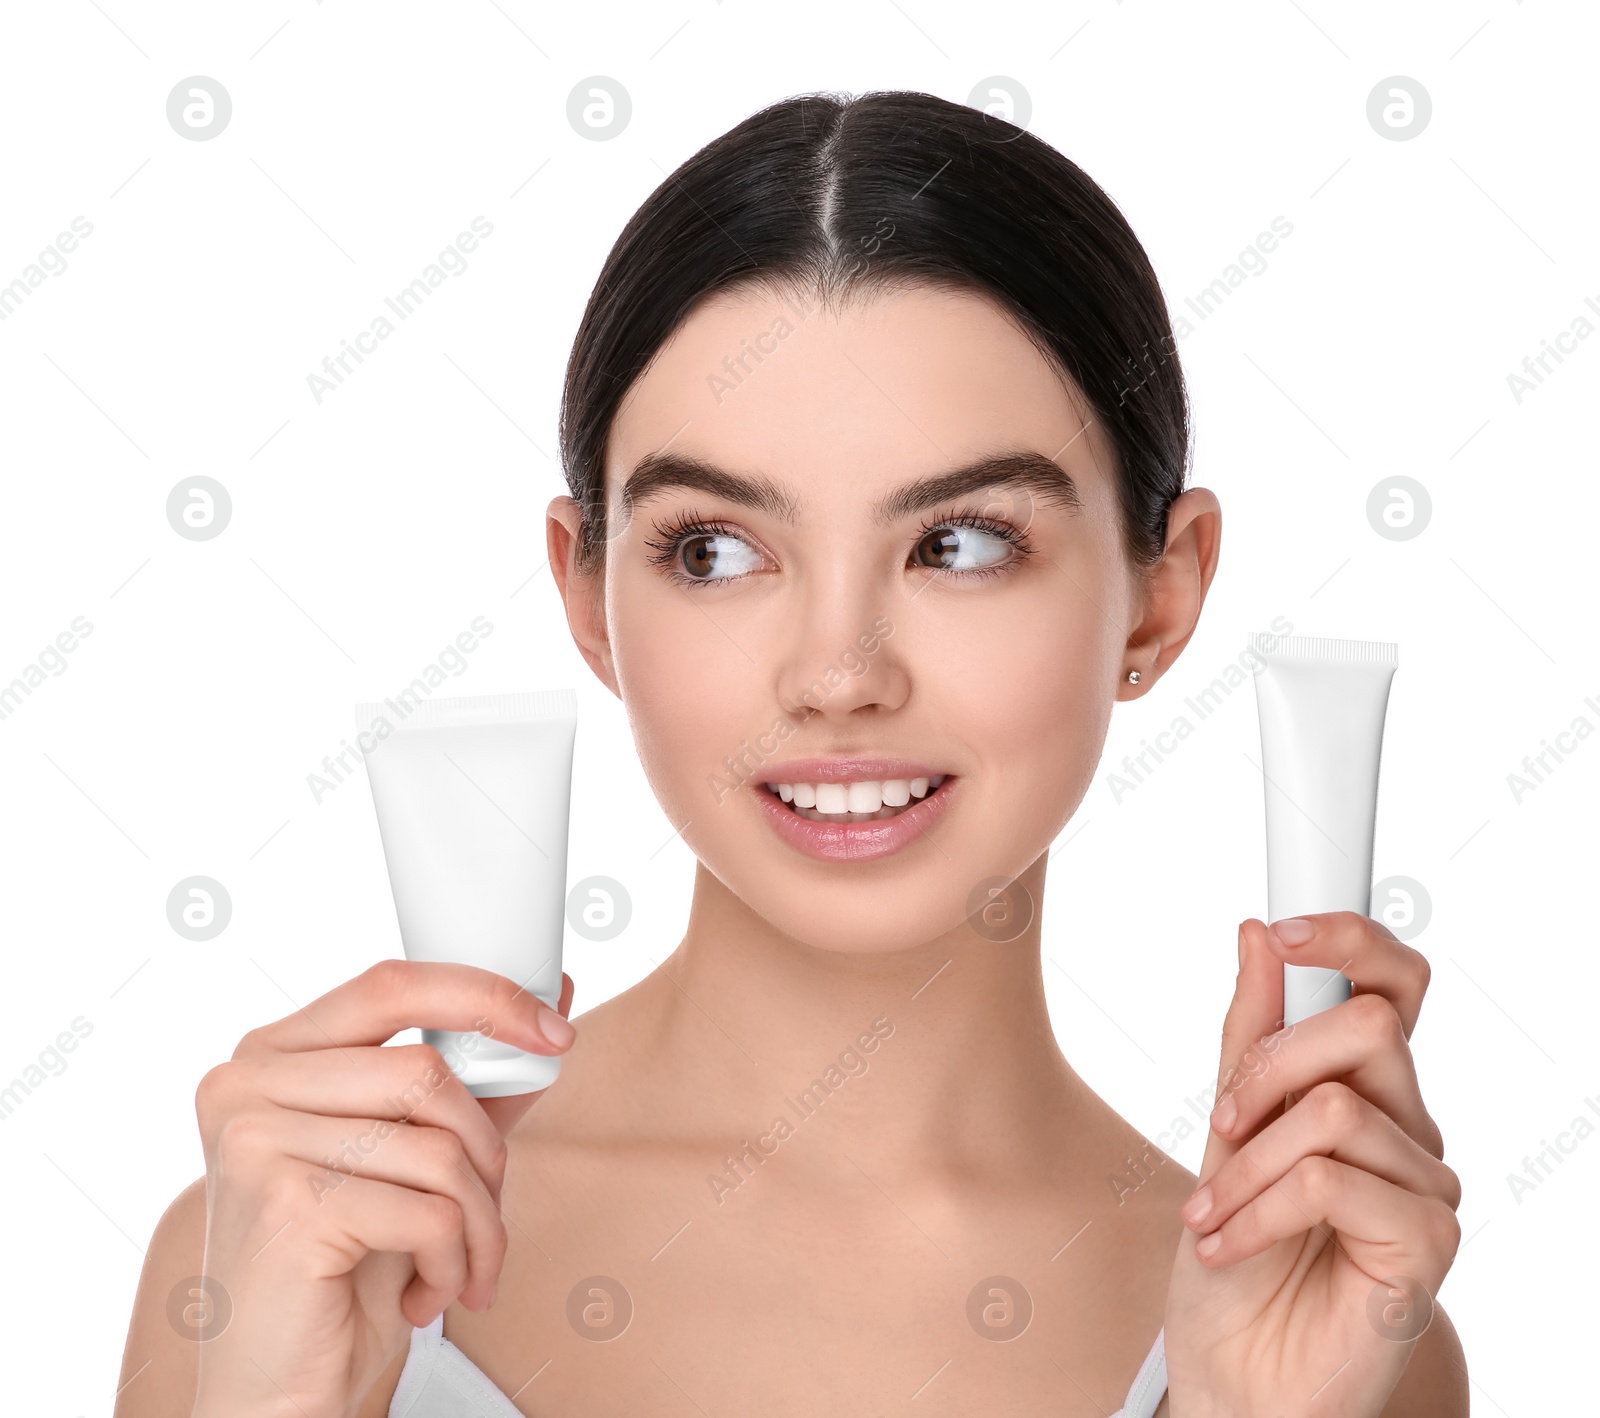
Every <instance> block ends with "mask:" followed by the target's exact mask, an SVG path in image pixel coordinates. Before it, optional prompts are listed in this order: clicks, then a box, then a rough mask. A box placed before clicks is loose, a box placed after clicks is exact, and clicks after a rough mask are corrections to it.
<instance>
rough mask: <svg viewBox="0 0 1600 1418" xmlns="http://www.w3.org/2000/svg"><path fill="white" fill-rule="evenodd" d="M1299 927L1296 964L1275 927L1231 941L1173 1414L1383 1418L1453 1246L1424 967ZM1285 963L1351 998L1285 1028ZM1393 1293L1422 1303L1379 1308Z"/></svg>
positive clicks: (1377, 935)
mask: <svg viewBox="0 0 1600 1418" xmlns="http://www.w3.org/2000/svg"><path fill="white" fill-rule="evenodd" d="M1298 919H1299V920H1300V921H1303V922H1306V923H1308V924H1309V925H1310V927H1311V928H1312V929H1311V933H1310V935H1309V938H1308V939H1306V940H1305V941H1304V942H1303V943H1301V944H1296V945H1292V946H1291V945H1288V944H1287V943H1286V942H1285V941H1284V940H1283V939H1282V938H1281V937H1280V935H1279V932H1278V927H1281V926H1284V925H1286V924H1287V923H1286V922H1278V923H1277V925H1276V926H1274V927H1273V928H1271V929H1269V928H1268V927H1267V926H1266V925H1265V924H1264V923H1262V922H1261V921H1258V920H1249V921H1246V922H1245V923H1244V925H1243V926H1241V927H1240V931H1239V943H1240V966H1239V978H1238V982H1237V984H1236V986H1235V990H1234V997H1233V1003H1232V1005H1231V1006H1230V1008H1229V1010H1228V1014H1227V1018H1226V1020H1225V1022H1224V1024H1223V1034H1222V1063H1221V1069H1220V1071H1219V1076H1218V1083H1217V1103H1218V1108H1217V1110H1216V1111H1214V1112H1213V1113H1212V1128H1211V1132H1210V1133H1209V1135H1208V1137H1207V1140H1206V1150H1205V1156H1204V1158H1203V1160H1202V1161H1201V1164H1200V1186H1199V1187H1198V1188H1197V1189H1196V1191H1195V1194H1194V1196H1192V1197H1191V1198H1190V1200H1189V1202H1188V1203H1187V1204H1186V1205H1185V1206H1184V1208H1183V1220H1184V1223H1185V1226H1186V1229H1185V1231H1184V1233H1183V1240H1182V1241H1181V1242H1180V1243H1179V1245H1178V1254H1177V1257H1176V1259H1175V1260H1174V1262H1173V1267H1172V1279H1171V1285H1170V1288H1169V1291H1168V1296H1167V1307H1166V1316H1165V1326H1166V1330H1165V1338H1166V1355H1167V1378H1168V1387H1169V1391H1170V1393H1171V1404H1172V1409H1173V1412H1174V1413H1177V1414H1186V1413H1195V1414H1210V1413H1226V1414H1239V1415H1247V1414H1248V1415H1255V1414H1262V1415H1271V1414H1279V1413H1292V1414H1295V1415H1297V1418H1323V1415H1328V1418H1332V1415H1335V1414H1337V1415H1339V1418H1376V1415H1378V1414H1380V1413H1382V1411H1383V1408H1384V1405H1385V1403H1386V1401H1387V1400H1388V1398H1389V1396H1390V1394H1391V1393H1392V1392H1393V1391H1394V1388H1395V1385H1396V1384H1397V1383H1398V1382H1399V1380H1400V1376H1401V1374H1402V1373H1403V1372H1404V1370H1405V1367H1406V1363H1407V1361H1408V1360H1409V1359H1410V1357H1411V1353H1412V1350H1413V1349H1415V1348H1416V1343H1415V1339H1416V1336H1417V1335H1418V1334H1419V1333H1420V1332H1421V1330H1422V1329H1423V1328H1425V1327H1426V1325H1425V1324H1424V1323H1423V1322H1424V1321H1425V1320H1426V1319H1428V1318H1429V1317H1430V1316H1431V1313H1432V1298H1431V1297H1432V1296H1433V1295H1435V1294H1437V1293H1438V1289H1439V1285H1440V1283H1441V1282H1442V1281H1443V1279H1444V1277H1445V1273H1446V1272H1447V1271H1448V1270H1449V1269H1450V1265H1451V1262H1452V1261H1453V1260H1454V1259H1455V1253H1456V1247H1457V1246H1458V1245H1459V1244H1460V1240H1461V1227H1460V1225H1459V1223H1458V1222H1457V1220H1456V1214H1455V1213H1456V1207H1457V1206H1458V1205H1459V1204H1460V1201H1461V1183H1460V1180H1459V1179H1458V1178H1457V1176H1456V1174H1455V1173H1454V1172H1453V1171H1452V1170H1451V1169H1450V1168H1449V1167H1447V1166H1445V1164H1444V1162H1443V1161H1442V1160H1441V1158H1442V1157H1443V1155H1444V1144H1443V1140H1442V1138H1441V1137H1440V1133H1439V1129H1438V1127H1437V1126H1436V1125H1435V1123H1434V1121H1433V1119H1432V1118H1431V1117H1430V1116H1429V1115H1428V1110H1427V1108H1426V1107H1425V1106H1424V1105H1423V1101H1422V1095H1421V1092H1420V1091H1419V1089H1418V1085H1417V1074H1416V1068H1415V1066H1414V1064H1413V1061H1412V1057H1411V1049H1410V1045H1409V1042H1408V1041H1409V1040H1410V1038H1411V1031H1412V1030H1413V1028H1415V1026H1416V1022H1417V1014H1418V1011H1419V1010H1420V1009H1421V1007H1422V997H1423V994H1424V993H1425V992H1426V990H1427V988H1428V976H1429V969H1428V963H1427V961H1426V960H1425V959H1424V958H1423V957H1422V955H1421V954H1420V953H1418V952H1417V951H1415V950H1412V949H1411V948H1410V947H1409V946H1406V945H1403V944H1401V942H1400V941H1398V940H1397V939H1395V937H1394V935H1393V934H1391V933H1390V932H1389V931H1388V930H1387V929H1385V928H1384V927H1383V926H1382V925H1380V924H1379V923H1378V922H1377V921H1374V920H1371V919H1370V918H1368V917H1366V916H1361V915H1357V914H1356V913H1354V912H1351V911H1334V912H1327V913H1323V914H1320V915H1311V916H1304V917H1300V918H1298ZM1288 934H1290V935H1293V929H1292V928H1291V931H1290V932H1288ZM1285 963H1289V964H1295V965H1318V966H1322V967H1325V968H1327V969H1331V970H1338V971H1340V973H1342V974H1344V975H1346V976H1347V977H1348V978H1349V979H1350V981H1351V984H1352V994H1351V998H1350V999H1348V1000H1346V1001H1344V1002H1343V1003H1342V1004H1337V1005H1334V1006H1333V1007H1332V1008H1331V1009H1325V1010H1323V1011H1322V1012H1321V1013H1319V1014H1314V1015H1312V1016H1311V1017H1310V1018H1309V1019H1303V1020H1301V1021H1299V1022H1298V1023H1296V1024H1292V1025H1289V1026H1287V1027H1282V1020H1283V969H1282V966H1283V965H1284V964H1285ZM1286 1097H1287V1102H1286ZM1230 1103H1231V1104H1232V1106H1233V1110H1234V1112H1233V1116H1230V1115H1229V1104H1230ZM1208 1196H1209V1198H1210V1207H1209V1209H1208V1210H1206V1211H1205V1213H1204V1215H1203V1216H1202V1215H1197V1214H1196V1213H1197V1212H1198V1211H1199V1210H1200V1209H1201V1206H1202V1204H1203V1202H1204V1201H1205V1200H1206V1198H1207V1197H1208ZM1211 1242H1214V1243H1215V1249H1213V1250H1211V1251H1210V1252H1209V1253H1207V1254H1201V1253H1200V1250H1199V1246H1200V1245H1201V1244H1206V1243H1211ZM1394 1277H1405V1278H1407V1279H1409V1280H1410V1281H1413V1282H1420V1283H1421V1287H1422V1288H1421V1289H1420V1290H1416V1291H1415V1292H1414V1293H1412V1294H1410V1295H1405V1294H1402V1293H1396V1292H1391V1290H1390V1288H1389V1286H1388V1283H1387V1282H1388V1281H1389V1280H1391V1279H1392V1278H1394Z"/></svg>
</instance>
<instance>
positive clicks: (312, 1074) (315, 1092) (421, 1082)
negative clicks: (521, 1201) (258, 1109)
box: [197, 1044, 506, 1201]
mask: <svg viewBox="0 0 1600 1418" xmlns="http://www.w3.org/2000/svg"><path fill="white" fill-rule="evenodd" d="M212 1073H216V1074H220V1075H222V1077H221V1079H220V1080H219V1082H218V1084H217V1086H216V1087H215V1088H214V1089H213V1091H212V1094H211V1095H210V1096H208V1097H207V1098H205V1099H204V1101H203V1103H202V1102H200V1101H198V1100H197V1108H200V1109H202V1112H203V1114H205V1113H209V1114H211V1115H212V1116H214V1117H215V1118H216V1120H217V1121H216V1122H215V1123H214V1124H213V1126H214V1128H215V1129H216V1133H217V1134H220V1133H221V1132H222V1131H224V1130H225V1129H226V1127H227V1125H228V1119H229V1118H231V1116H232V1115H233V1114H235V1113H238V1112H244V1111H248V1110H249V1107H250V1104H251V1103H252V1102H253V1101H255V1100H259V1099H264V1100H265V1101H267V1102H269V1103H274V1104H276V1105H277V1106H278V1107H280V1108H287V1109H290V1110H291V1111H293V1112H297V1113H320V1114H321V1115H323V1116H324V1117H330V1118H362V1117H368V1118H385V1119H388V1120H390V1121H393V1122H400V1121H405V1122H412V1123H417V1124H423V1125H427V1126H429V1127H434V1128H439V1129H442V1130H444V1131H447V1132H450V1133H452V1134H454V1135H455V1136H456V1137H457V1138H458V1139H460V1142H461V1146H462V1147H463V1148H464V1149H465V1151H466V1154H467V1157H468V1159H469V1160H470V1161H471V1163H472V1166H473V1168H474V1170H475V1171H476V1172H477V1173H478V1175H479V1176H481V1177H482V1178H483V1179H484V1181H485V1182H487V1183H488V1184H489V1187H490V1191H491V1193H492V1194H493V1196H494V1198H495V1200H496V1201H498V1200H499V1198H500V1188H501V1185H502V1184H503V1182H504V1180H505V1167H506V1142H505V1139H504V1138H503V1137H502V1136H501V1135H500V1133H499V1131H498V1130H497V1129H496V1128H495V1125H494V1123H493V1122H492V1121H491V1120H490V1118H489V1116H488V1114H486V1113H485V1112H484V1110H483V1109H482V1108H481V1107H480V1106H479V1105H478V1100H477V1099H476V1098H474V1097H473V1096H472V1094H471V1093H469V1092H468V1091H467V1087H466V1085H465V1084H464V1083H462V1081H461V1080H460V1079H459V1078H457V1077H456V1076H455V1074H453V1073H451V1072H450V1070H449V1068H448V1067H446V1065H445V1062H444V1060H443V1058H442V1057H441V1056H440V1054H439V1051H438V1050H437V1049H435V1048H434V1047H433V1046H432V1045H431V1044H391V1045H386V1046H379V1047H373V1048H350V1049H324V1050H322V1051H320V1052H317V1053H304V1054H280V1055H276V1056H272V1057H268V1058H261V1059H236V1060H234V1061H232V1062H230V1063H227V1064H222V1065H219V1066H218V1068H217V1069H214V1070H212ZM210 1080H211V1074H207V1076H206V1079H205V1080H204V1081H203V1082H202V1089H204V1088H205V1087H206V1086H207V1085H208V1084H209V1083H210ZM207 1122H208V1119H207V1117H206V1116H202V1121H201V1130H202V1132H205V1131H206V1128H207Z"/></svg>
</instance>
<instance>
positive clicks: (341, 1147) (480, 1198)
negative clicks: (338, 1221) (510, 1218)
mask: <svg viewBox="0 0 1600 1418" xmlns="http://www.w3.org/2000/svg"><path fill="white" fill-rule="evenodd" d="M217 1148H218V1155H219V1158H220V1160H221V1162H222V1165H223V1168H224V1170H233V1171H240V1172H245V1173H252V1174H255V1175H263V1174H265V1173H266V1172H267V1171H268V1170H269V1169H270V1168H271V1167H273V1166H275V1165H281V1161H282V1159H284V1158H289V1159H292V1160H294V1161H298V1162H300V1163H302V1164H303V1166H304V1181H305V1187H306V1199H307V1201H308V1202H313V1203H314V1205H308V1206H307V1208H306V1212H305V1213H302V1215H307V1214H308V1213H314V1212H316V1211H317V1210H318V1208H321V1207H325V1206H327V1205H328V1203H329V1201H330V1199H331V1198H332V1197H333V1195H334V1194H335V1193H337V1192H338V1191H339V1190H341V1189H342V1188H343V1187H344V1186H345V1185H346V1184H347V1183H348V1182H349V1181H350V1180H352V1178H354V1177H358V1176H359V1177H366V1178H369V1179H372V1180H375V1181H383V1182H392V1183H394V1184H395V1185H397V1186H407V1187H411V1188H413V1189H414V1190H417V1191H427V1192H434V1193H436V1194H438V1195H439V1196H444V1197H449V1198H450V1199H451V1200H452V1201H454V1202H455V1204H456V1205H457V1207H458V1208H460V1211H461V1216H462V1226H463V1235H464V1238H465V1243H466V1250H467V1266H468V1283H467V1287H466V1289H465V1290H463V1292H462V1294H461V1300H462V1303H463V1304H465V1305H467V1306H468V1307H469V1308H473V1309H481V1308H484V1307H486V1306H487V1304H488V1302H489V1299H490V1297H491V1296H492V1295H493V1293H494V1288H495V1285H496V1283H497V1281H498V1280H499V1276H500V1266H501V1263H502V1261H503V1260H504V1258H505V1249H506V1235H505V1227H504V1226H503V1224H502V1223H501V1220H500V1209H499V1207H498V1205H497V1204H496V1202H495V1201H494V1199H493V1198H492V1197H491V1196H490V1194H489V1191H488V1189H487V1187H486V1186H485V1185H484V1181H483V1179H482V1178H481V1177H480V1176H479V1175H478V1174H477V1172H476V1171H475V1169H474V1168H473V1166H472V1163H471V1161H470V1160H469V1159H468V1157H467V1155H466V1151H465V1149H464V1148H463V1147H462V1145H461V1140H460V1139H459V1138H458V1137H456V1135H455V1134H454V1133H451V1132H446V1131H445V1130H443V1129H442V1128H434V1127H417V1126H415V1125H413V1124H410V1123H403V1122H392V1121H390V1120H389V1119H387V1118H359V1117H353V1118H328V1117H322V1116H320V1115H317V1114H311V1113H296V1112H291V1111H289V1110H288V1109H285V1108H278V1107H265V1108H256V1109H253V1110H250V1111H246V1112H241V1113H237V1114H235V1115H234V1116H233V1117H232V1118H230V1119H229V1120H228V1122H227V1124H226V1125H225V1126H224V1127H223V1130H222V1133H221V1135H220V1137H219V1138H218V1141H217Z"/></svg>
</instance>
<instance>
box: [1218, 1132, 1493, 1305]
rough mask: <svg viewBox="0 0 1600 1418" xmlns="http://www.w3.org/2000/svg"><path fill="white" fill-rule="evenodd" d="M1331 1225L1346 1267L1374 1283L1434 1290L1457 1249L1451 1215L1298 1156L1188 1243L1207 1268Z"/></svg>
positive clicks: (1356, 1172) (1388, 1186) (1354, 1170)
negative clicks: (1405, 1281)
mask: <svg viewBox="0 0 1600 1418" xmlns="http://www.w3.org/2000/svg"><path fill="white" fill-rule="evenodd" d="M1324 1226H1331V1227H1332V1228H1333V1229H1334V1231H1335V1232H1337V1243H1338V1244H1339V1245H1340V1246H1341V1247H1342V1248H1343V1250H1344V1251H1345V1253H1346V1255H1348V1257H1349V1258H1350V1260H1351V1262H1352V1263H1353V1264H1355V1265H1356V1266H1358V1267H1359V1268H1360V1269H1362V1270H1363V1271H1365V1272H1366V1273H1367V1274H1368V1275H1371V1276H1374V1277H1377V1278H1379V1279H1383V1278H1387V1277H1389V1276H1395V1275H1404V1276H1410V1277H1412V1278H1414V1279H1417V1280H1420V1281H1422V1283H1423V1284H1424V1285H1426V1286H1427V1287H1428V1290H1429V1292H1430V1294H1431V1293H1434V1292H1436V1291H1437V1290H1438V1287H1439V1283H1440V1282H1441V1281H1442V1280H1443V1279H1444V1276H1445V1272H1446V1271H1448V1270H1449V1269H1450V1262H1451V1261H1452V1260H1453V1259H1454V1257H1455V1253H1456V1248H1457V1247H1458V1246H1459V1245H1460V1244H1461V1225H1460V1223H1459V1222H1458V1221H1457V1220H1456V1214H1455V1210H1454V1209H1453V1208H1452V1207H1450V1206H1448V1205H1446V1204H1445V1203H1444V1202H1443V1201H1441V1200H1439V1198H1437V1197H1433V1196H1418V1195H1417V1194H1416V1193H1415V1192H1411V1191H1407V1190H1406V1189H1405V1188H1403V1187H1397V1186H1395V1185H1394V1184H1393V1183H1392V1182H1387V1181H1384V1180H1383V1179H1382V1178H1381V1177H1375V1176H1373V1175H1372V1174H1371V1173H1370V1172H1364V1171H1362V1170H1361V1168H1359V1167H1350V1166H1346V1165H1345V1164H1344V1163H1343V1162H1336V1161H1334V1160H1333V1159H1332V1158H1331V1157H1322V1156H1313V1157H1303V1158H1301V1159H1300V1161H1299V1162H1297V1163H1295V1165H1294V1166H1293V1167H1291V1168H1290V1169H1289V1171H1288V1173H1287V1174H1286V1175H1285V1176H1284V1177H1283V1178H1282V1180H1280V1181H1279V1182H1278V1183H1277V1184H1276V1185H1274V1186H1270V1187H1268V1188H1267V1189H1266V1190H1265V1191H1264V1192H1262V1193H1261V1195H1260V1196H1258V1197H1256V1199H1255V1200H1254V1201H1252V1202H1250V1203H1249V1204H1248V1205H1246V1206H1244V1207H1243V1208H1241V1209H1240V1210H1239V1211H1237V1212H1236V1213H1235V1214H1234V1215H1233V1216H1232V1217H1230V1218H1229V1220H1228V1221H1227V1222H1226V1223H1225V1224H1224V1225H1223V1226H1221V1227H1220V1228H1219V1229H1217V1230H1215V1231H1213V1232H1211V1234H1210V1235H1208V1236H1205V1237H1203V1238H1202V1239H1201V1240H1199V1241H1197V1242H1196V1243H1195V1254H1196V1256H1197V1257H1198V1258H1199V1259H1200V1261H1201V1262H1202V1263H1203V1264H1205V1265H1208V1266H1212V1267H1220V1266H1227V1265H1235V1264H1237V1263H1238V1262H1239V1261H1241V1260H1246V1259H1248V1258H1249V1257H1250V1256H1253V1255H1259V1254H1260V1253H1261V1252H1262V1251H1264V1250H1266V1249H1267V1248H1268V1247H1269V1246H1273V1245H1276V1244H1277V1243H1278V1242H1279V1241H1286V1240H1288V1239H1289V1238H1290V1237H1293V1236H1300V1235H1304V1234H1305V1233H1306V1232H1307V1231H1310V1230H1313V1229H1318V1230H1320V1229H1321V1228H1322V1227H1324Z"/></svg>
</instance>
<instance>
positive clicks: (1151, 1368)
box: [1111, 1328, 1167, 1418]
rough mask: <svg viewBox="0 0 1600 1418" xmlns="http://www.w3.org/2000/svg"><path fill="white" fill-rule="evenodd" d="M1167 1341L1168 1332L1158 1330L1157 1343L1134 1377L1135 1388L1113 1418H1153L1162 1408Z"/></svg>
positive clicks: (1165, 1389) (1130, 1390)
mask: <svg viewBox="0 0 1600 1418" xmlns="http://www.w3.org/2000/svg"><path fill="white" fill-rule="evenodd" d="M1166 1340H1167V1332H1166V1330H1165V1329H1164V1328H1163V1329H1160V1330H1158V1331H1157V1332H1156V1342H1155V1343H1154V1344H1153V1345H1151V1346H1150V1352H1149V1354H1147V1355H1146V1356H1145V1361H1144V1363H1143V1364H1141V1365H1140V1366H1139V1372H1138V1373H1137V1374H1136V1375H1135V1376H1134V1380H1133V1387H1132V1388H1130V1389H1129V1390H1128V1396H1127V1398H1126V1399H1124V1400H1123V1404H1122V1407H1121V1408H1119V1409H1118V1410H1117V1411H1116V1412H1115V1413H1113V1414H1112V1415H1111V1418H1152V1415H1153V1414H1154V1413H1155V1411H1156V1409H1157V1408H1158V1407H1160V1405H1161V1399H1162V1396H1163V1395H1164V1394H1165V1393H1166V1391H1167V1344H1166Z"/></svg>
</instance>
